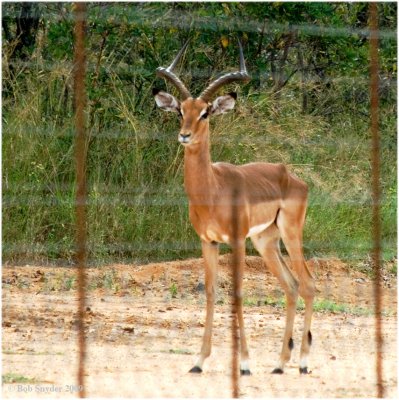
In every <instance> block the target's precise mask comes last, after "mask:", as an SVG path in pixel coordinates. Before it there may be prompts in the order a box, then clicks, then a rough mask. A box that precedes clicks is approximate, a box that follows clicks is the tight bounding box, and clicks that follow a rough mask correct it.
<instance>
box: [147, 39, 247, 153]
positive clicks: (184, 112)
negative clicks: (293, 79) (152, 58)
mask: <svg viewBox="0 0 399 400" xmlns="http://www.w3.org/2000/svg"><path fill="white" fill-rule="evenodd" d="M188 42H189V41H187V42H186V43H185V44H184V46H183V47H182V49H181V50H180V51H179V53H178V54H177V56H176V58H175V59H174V60H173V62H172V63H171V64H170V65H169V67H167V68H164V67H159V68H158V69H157V75H158V76H159V77H162V78H164V79H166V80H168V81H169V82H171V83H172V84H173V85H174V86H175V87H176V88H177V89H178V91H179V94H180V98H176V97H175V96H172V95H171V94H169V93H167V92H164V91H162V90H160V89H155V88H154V89H153V95H154V96H155V102H156V103H157V105H158V107H160V108H161V109H162V110H164V111H171V112H175V113H177V114H178V115H179V116H180V120H181V127H180V132H179V136H178V140H179V142H180V143H181V144H183V145H184V146H192V145H196V144H199V143H201V142H203V140H204V139H205V138H206V137H207V136H208V133H209V117H210V116H211V115H218V114H223V113H225V112H227V111H229V110H232V109H233V108H234V104H235V101H236V99H237V94H236V93H234V92H231V93H228V94H226V95H224V96H219V97H217V98H216V99H215V100H213V101H211V100H212V98H213V96H214V95H215V94H216V92H217V91H218V89H219V88H221V87H222V86H224V85H227V84H229V83H231V82H246V81H248V80H249V79H250V77H249V75H248V73H247V70H246V67H245V60H244V55H243V51H242V46H241V43H240V42H238V45H239V50H240V70H239V71H237V72H230V73H226V74H224V75H222V76H221V77H220V78H218V79H216V80H214V81H213V82H211V83H210V84H209V85H208V87H207V88H206V89H205V90H204V91H203V92H202V93H201V94H200V96H199V97H198V98H193V97H192V96H191V94H190V92H189V91H188V89H187V88H186V86H185V85H184V83H183V82H182V81H181V80H180V79H179V78H178V76H177V75H176V74H175V73H174V72H173V70H174V68H175V67H176V65H177V63H178V61H179V60H180V58H181V56H182V54H183V53H184V51H185V49H186V48H187V46H188Z"/></svg>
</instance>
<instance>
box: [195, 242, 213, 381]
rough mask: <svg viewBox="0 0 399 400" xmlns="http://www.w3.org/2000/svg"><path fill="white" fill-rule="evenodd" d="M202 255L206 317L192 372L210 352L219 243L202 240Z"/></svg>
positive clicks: (198, 368)
mask: <svg viewBox="0 0 399 400" xmlns="http://www.w3.org/2000/svg"><path fill="white" fill-rule="evenodd" d="M202 255H203V257H204V263H205V293H206V318H205V332H204V336H203V339H202V347H201V352H200V355H199V357H198V360H197V362H196V363H195V365H194V367H193V368H191V369H190V372H194V373H200V372H202V365H203V363H204V360H205V359H206V358H207V357H209V355H210V354H211V348H212V326H213V313H214V306H215V294H216V280H217V265H218V255H219V245H218V244H217V243H208V242H205V241H202Z"/></svg>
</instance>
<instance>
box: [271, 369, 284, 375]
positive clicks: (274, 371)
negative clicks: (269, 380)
mask: <svg viewBox="0 0 399 400" xmlns="http://www.w3.org/2000/svg"><path fill="white" fill-rule="evenodd" d="M283 373H284V371H283V370H282V369H281V368H274V370H273V371H272V374H280V375H281V374H283Z"/></svg>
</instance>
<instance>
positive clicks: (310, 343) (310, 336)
mask: <svg viewBox="0 0 399 400" xmlns="http://www.w3.org/2000/svg"><path fill="white" fill-rule="evenodd" d="M312 340H313V338H312V333H311V332H310V331H308V343H309V346H311V345H312Z"/></svg>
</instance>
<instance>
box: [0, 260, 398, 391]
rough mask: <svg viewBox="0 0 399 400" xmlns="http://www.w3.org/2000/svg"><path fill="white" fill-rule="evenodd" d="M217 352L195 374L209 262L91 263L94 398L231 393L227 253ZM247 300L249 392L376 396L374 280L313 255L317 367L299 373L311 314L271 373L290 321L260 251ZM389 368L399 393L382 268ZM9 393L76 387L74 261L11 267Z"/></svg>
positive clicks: (6, 351)
mask: <svg viewBox="0 0 399 400" xmlns="http://www.w3.org/2000/svg"><path fill="white" fill-rule="evenodd" d="M220 264H221V267H220V272H219V280H218V297H217V305H216V312H215V323H214V337H213V338H214V340H213V351H212V355H211V356H210V357H209V359H208V360H207V361H206V363H205V364H204V372H203V373H202V374H201V375H194V374H189V373H188V370H189V369H190V368H191V367H192V366H193V363H194V362H195V360H196V357H197V353H198V351H199V349H200V346H201V338H202V334H203V325H204V320H205V294H204V287H203V265H202V261H201V260H196V259H192V260H186V261H178V262H169V263H162V264H149V265H145V266H135V265H112V266H107V267H102V268H91V269H89V270H88V273H87V277H88V287H89V290H88V296H87V320H86V324H87V329H86V335H87V340H88V346H89V348H88V354H87V364H86V365H87V366H86V376H85V380H86V383H85V389H86V393H87V395H88V396H90V397H96V398H97V397H141V398H143V397H158V398H159V397H178V398H182V397H184V398H186V397H197V398H198V397H212V398H222V397H231V393H232V392H231V372H230V363H231V341H230V338H231V333H230V305H229V298H230V297H229V293H230V291H231V280H230V271H229V264H230V263H229V256H226V255H225V256H221V257H220ZM246 264H247V265H246V273H245V281H244V290H245V294H244V304H245V323H246V332H247V339H248V344H249V348H250V357H251V371H252V375H251V376H245V377H242V378H241V379H240V382H239V384H240V393H241V396H242V397H285V398H287V397H301V398H303V397H312V398H326V397H328V398H335V397H340V398H342V397H351V398H353V397H375V396H376V386H375V383H376V377H375V343H374V329H375V328H374V326H375V325H374V323H375V319H374V315H373V304H374V303H373V284H372V281H371V280H370V278H369V277H368V276H367V275H366V274H364V273H362V272H358V271H356V272H355V271H354V270H353V268H352V269H350V268H349V267H348V266H347V265H345V264H344V263H342V262H341V261H339V260H331V259H329V260H320V259H317V260H316V259H313V260H310V261H309V262H308V264H309V266H310V268H311V269H312V270H313V273H314V275H315V276H316V278H317V288H318V293H317V299H316V303H315V310H316V311H315V314H314V320H313V321H314V322H313V325H312V334H313V346H312V352H311V356H310V359H309V367H310V370H311V374H309V375H300V374H299V372H298V360H299V344H300V338H301V327H302V323H303V312H302V310H301V305H299V310H298V314H297V319H296V323H295V332H294V338H293V339H294V343H295V347H294V351H293V357H292V360H291V361H290V362H289V364H288V365H287V367H286V370H285V373H284V374H283V375H272V374H270V372H271V371H272V369H273V368H274V367H275V365H276V361H277V360H278V355H279V352H280V349H281V341H282V336H283V329H284V323H285V309H284V306H283V299H284V296H283V292H282V291H281V288H280V287H279V285H278V283H277V281H276V279H275V278H274V277H272V276H271V275H270V273H268V272H267V271H266V269H265V267H264V265H263V262H262V261H261V259H260V258H258V257H247V259H246ZM383 281H384V284H383V294H384V295H383V310H384V312H383V315H384V317H383V338H384V352H383V356H384V359H383V374H384V386H385V396H386V397H396V396H397V394H398V393H397V342H396V341H397V330H396V328H397V319H396V318H397V292H396V285H397V282H396V276H394V275H392V274H390V273H389V272H388V269H387V271H384V276H383ZM2 282H3V290H2V307H3V310H2V311H3V319H2V333H3V335H2V354H3V358H2V364H3V372H2V374H3V386H2V395H3V397H6V398H21V397H28V398H32V397H34V398H42V397H47V398H50V397H51V398H59V397H63V398H64V397H71V396H74V397H75V396H76V395H77V392H78V391H79V387H77V386H76V371H77V323H76V309H77V298H76V274H75V270H74V269H72V268H62V267H38V266H24V267H10V266H6V267H4V268H3V271H2Z"/></svg>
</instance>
